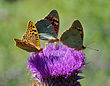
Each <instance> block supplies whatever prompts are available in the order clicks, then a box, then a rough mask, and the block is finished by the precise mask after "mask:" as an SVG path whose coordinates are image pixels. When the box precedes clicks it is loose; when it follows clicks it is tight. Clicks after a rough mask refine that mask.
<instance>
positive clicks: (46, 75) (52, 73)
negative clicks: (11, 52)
mask: <svg viewBox="0 0 110 86" xmlns="http://www.w3.org/2000/svg"><path fill="white" fill-rule="evenodd" d="M27 62H28V68H29V69H30V71H31V72H32V74H37V79H38V78H39V79H40V80H42V81H46V82H48V79H51V80H54V79H56V78H57V79H58V80H59V77H60V78H62V80H63V79H64V81H65V79H67V78H68V77H71V76H74V80H78V79H79V78H78V77H77V74H78V73H81V71H82V68H83V67H84V65H85V57H84V54H83V51H82V50H79V51H78V50H75V49H72V48H69V47H67V46H65V45H62V44H61V43H58V44H54V43H53V44H49V45H48V46H46V48H44V49H43V51H41V52H40V53H36V54H33V53H31V54H30V59H28V61H27ZM54 81H55V80H54ZM77 83H78V82H77ZM74 86H76V85H74ZM79 86H80V85H79Z"/></svg>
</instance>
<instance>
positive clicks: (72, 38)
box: [60, 20, 83, 50]
mask: <svg viewBox="0 0 110 86" xmlns="http://www.w3.org/2000/svg"><path fill="white" fill-rule="evenodd" d="M80 25H81V23H80V22H79V21H78V20H75V21H74V22H73V24H72V26H71V27H70V28H69V29H68V30H66V31H65V32H64V33H63V34H62V35H61V37H60V41H61V42H62V43H63V44H65V45H67V46H68V47H71V48H75V49H77V50H80V49H82V47H83V28H82V26H80Z"/></svg>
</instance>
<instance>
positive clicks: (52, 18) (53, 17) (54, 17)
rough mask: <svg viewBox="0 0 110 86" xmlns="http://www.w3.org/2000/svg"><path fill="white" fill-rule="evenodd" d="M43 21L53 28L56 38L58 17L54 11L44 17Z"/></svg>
mask: <svg viewBox="0 0 110 86" xmlns="http://www.w3.org/2000/svg"><path fill="white" fill-rule="evenodd" d="M44 19H47V20H49V21H50V22H51V24H52V25H53V28H54V30H55V32H56V34H57V36H58V31H59V15H58V12H57V11H56V10H52V11H51V12H50V13H49V14H48V16H46V17H45V18H44Z"/></svg>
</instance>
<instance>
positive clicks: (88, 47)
mask: <svg viewBox="0 0 110 86" xmlns="http://www.w3.org/2000/svg"><path fill="white" fill-rule="evenodd" d="M87 48H89V49H92V50H95V51H99V50H98V49H94V48H91V47H87Z"/></svg>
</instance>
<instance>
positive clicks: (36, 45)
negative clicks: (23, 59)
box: [14, 21, 43, 53]
mask: <svg viewBox="0 0 110 86" xmlns="http://www.w3.org/2000/svg"><path fill="white" fill-rule="evenodd" d="M14 40H15V42H16V46H17V47H19V48H21V49H23V50H26V51H28V52H36V53H38V52H40V51H41V50H42V49H43V48H42V47H41V46H40V40H39V34H38V31H37V28H36V26H35V24H34V23H33V22H32V21H30V22H29V23H28V28H27V31H26V33H25V34H24V35H23V37H22V40H19V39H14Z"/></svg>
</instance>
